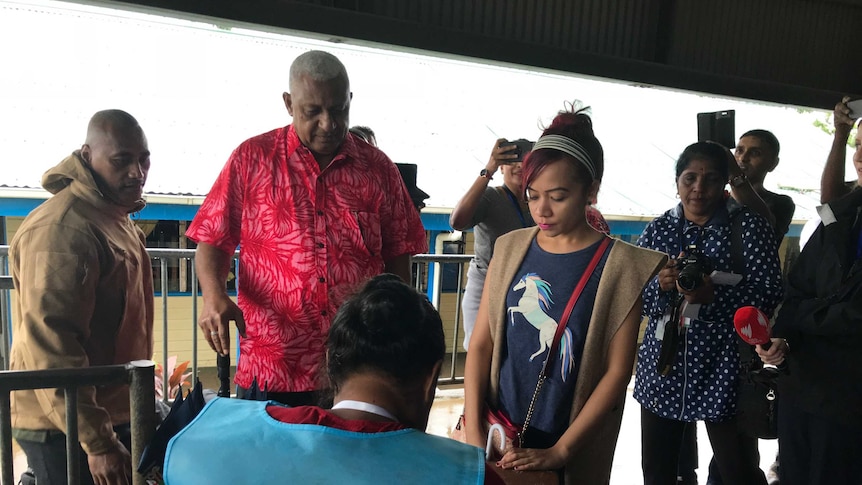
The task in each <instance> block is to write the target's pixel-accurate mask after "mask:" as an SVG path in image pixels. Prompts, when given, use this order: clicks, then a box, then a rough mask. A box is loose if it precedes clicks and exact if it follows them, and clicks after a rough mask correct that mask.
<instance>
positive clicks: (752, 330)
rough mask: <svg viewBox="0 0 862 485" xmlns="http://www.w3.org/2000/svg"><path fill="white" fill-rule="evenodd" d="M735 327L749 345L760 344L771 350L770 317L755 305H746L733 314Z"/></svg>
mask: <svg viewBox="0 0 862 485" xmlns="http://www.w3.org/2000/svg"><path fill="white" fill-rule="evenodd" d="M733 327H734V328H735V329H736V333H737V334H738V335H739V336H740V337H741V338H742V340H744V341H745V343H747V344H749V345H760V346H762V347H763V349H764V350H769V347H770V345H771V344H772V341H771V340H769V334H770V329H769V317H767V316H766V314H765V313H763V312H762V311H760V309H759V308H757V307H753V306H744V307H740V308H739V309H738V310H736V313H734V314H733Z"/></svg>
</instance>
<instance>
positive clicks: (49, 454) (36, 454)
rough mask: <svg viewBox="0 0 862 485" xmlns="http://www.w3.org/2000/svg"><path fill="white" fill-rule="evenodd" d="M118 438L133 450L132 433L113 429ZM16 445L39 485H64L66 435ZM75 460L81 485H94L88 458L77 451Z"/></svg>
mask: <svg viewBox="0 0 862 485" xmlns="http://www.w3.org/2000/svg"><path fill="white" fill-rule="evenodd" d="M114 431H115V432H116V433H117V438H119V439H120V442H121V443H123V445H125V446H126V449H127V450H131V449H132V431H131V428H130V427H129V425H128V424H121V425H119V426H114ZM17 441H18V445H19V446H20V447H21V449H22V450H23V451H24V454H25V455H27V465H28V466H29V467H30V468H32V469H33V473H34V474H35V475H36V483H38V485H66V483H68V480H67V477H66V435H65V434H63V433H61V432H59V431H57V432H48V433H46V437H45V441H29V440H22V439H19V440H17ZM78 459H79V460H80V464H79V467H80V470H81V478H80V480H81V485H93V476H92V475H90V465H89V464H88V463H87V454H86V453H84V450H83V448H81V447H80V446H79V447H78Z"/></svg>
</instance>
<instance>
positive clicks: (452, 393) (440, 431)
mask: <svg viewBox="0 0 862 485" xmlns="http://www.w3.org/2000/svg"><path fill="white" fill-rule="evenodd" d="M201 381H202V382H204V384H205V386H206V387H216V388H217V387H218V380H217V379H215V374H214V373H213V374H212V375H210V373H209V371H206V372H204V371H203V370H202V372H201ZM633 385H634V381H632V382H631V383H630V384H629V391H628V399H627V401H626V407H625V411H624V413H623V423H622V429H621V430H620V437H619V440H618V441H617V451H616V455H615V457H614V463H613V470H612V472H611V485H639V484H642V483H643V479H642V476H641V467H640V456H641V445H640V406H639V405H638V403H637V402H636V401H635V400H634V399H633V398H632V386H633ZM463 408H464V390H463V388H460V387H450V388H449V389H441V390H438V392H437V397H436V399H435V401H434V405H433V406H432V408H431V416H430V418H429V421H428V429H427V431H428V432H429V433H431V434H435V435H440V436H448V435H449V433H450V431H451V429H452V427H453V426H454V425H455V423H456V422H457V420H458V416H460V414H461V411H462V409H463ZM698 437H699V441H698V444H699V457H700V463H701V468H700V469H699V473H698V481H699V484H700V485H703V484H705V483H706V466H707V464H708V463H709V460H710V458H711V456H712V449H711V448H710V446H709V440H708V439H707V434H706V429H705V428H704V426H703V423H698ZM777 450H778V442H777V441H775V440H761V441H760V457H761V463H760V466H761V468H762V469H763V470H764V471H765V470H768V469H769V466H770V464H771V463H772V461H773V459H774V458H775V453H776V451H777ZM13 453H14V458H15V463H14V466H15V477H16V480H17V477H18V476H20V474H21V473H22V472H23V471H24V469H25V468H26V466H27V463H26V462H27V460H26V457H25V456H24V453H23V452H21V451H20V449H19V448H18V447H17V445H15V444H14V443H13Z"/></svg>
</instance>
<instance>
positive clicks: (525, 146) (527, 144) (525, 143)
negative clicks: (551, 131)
mask: <svg viewBox="0 0 862 485" xmlns="http://www.w3.org/2000/svg"><path fill="white" fill-rule="evenodd" d="M504 145H515V147H516V148H515V149H514V150H512V151H510V152H507V153H509V154H514V155H517V158H514V159H512V160H507V161H506V163H518V162H523V161H524V157H526V156H527V154H528V153H530V152H531V151H533V142H531V141H530V140H527V139H524V138H518V139H517V140H512V141H507V142H503V143H501V144H500V146H504Z"/></svg>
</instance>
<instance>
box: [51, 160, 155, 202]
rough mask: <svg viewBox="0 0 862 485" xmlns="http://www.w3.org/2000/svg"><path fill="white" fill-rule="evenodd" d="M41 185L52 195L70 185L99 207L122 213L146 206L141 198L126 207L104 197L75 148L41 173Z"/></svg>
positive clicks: (77, 192)
mask: <svg viewBox="0 0 862 485" xmlns="http://www.w3.org/2000/svg"><path fill="white" fill-rule="evenodd" d="M42 187H43V188H44V189H45V190H47V191H48V192H50V193H52V194H54V195H56V194H57V193H59V192H60V191H62V190H65V189H66V188H69V187H71V190H72V191H73V193H74V194H75V195H77V196H78V197H81V198H82V199H85V200H87V201H89V202H91V203H92V204H94V205H96V206H99V207H106V208H111V209H113V210H119V211H122V213H123V214H130V213H132V212H138V211H139V210H141V209H143V208H144V207H145V206H146V202H144V200H143V199H141V200H139V201H137V202H136V203H135V205H134V206H133V207H127V206H122V205H119V204H117V203H116V202H114V201H112V200H110V199H108V198H107V197H105V196H104V194H102V191H101V190H100V189H99V186H98V184H97V183H96V179H95V177H94V176H93V171H92V170H91V169H90V167H88V166H87V164H86V163H84V160H83V159H82V158H81V152H80V151H79V150H75V151H74V152H72V154H71V155H69V156H68V157H66V158H65V159H63V161H62V162H60V163H59V164H57V166H55V167H54V168H51V169H49V170H48V171H47V172H45V173H44V174H43V175H42Z"/></svg>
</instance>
